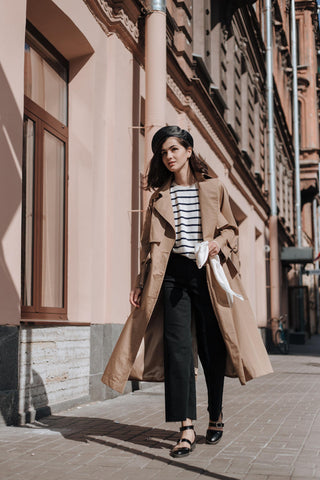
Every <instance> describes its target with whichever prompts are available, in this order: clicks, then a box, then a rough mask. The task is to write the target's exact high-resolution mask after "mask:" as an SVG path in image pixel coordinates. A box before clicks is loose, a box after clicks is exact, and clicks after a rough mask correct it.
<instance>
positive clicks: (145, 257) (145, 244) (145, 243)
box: [134, 199, 152, 288]
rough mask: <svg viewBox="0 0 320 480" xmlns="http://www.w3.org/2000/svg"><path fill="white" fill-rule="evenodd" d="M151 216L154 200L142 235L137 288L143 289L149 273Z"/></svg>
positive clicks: (149, 208) (150, 204)
mask: <svg viewBox="0 0 320 480" xmlns="http://www.w3.org/2000/svg"><path fill="white" fill-rule="evenodd" d="M151 215H152V199H151V200H150V203H149V206H148V209H147V212H146V218H145V221H144V224H143V229H142V235H141V247H140V273H139V274H138V276H137V278H136V281H135V285H134V286H135V288H143V287H144V284H145V281H146V277H147V273H148V262H149V260H150V259H149V253H150V240H149V239H150V225H151Z"/></svg>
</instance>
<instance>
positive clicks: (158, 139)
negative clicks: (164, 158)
mask: <svg viewBox="0 0 320 480" xmlns="http://www.w3.org/2000/svg"><path fill="white" fill-rule="evenodd" d="M169 137H177V138H182V139H183V140H185V141H186V142H187V143H188V144H189V145H190V147H193V138H192V136H191V135H190V133H189V132H187V130H183V129H182V128H180V127H177V126H176V125H169V126H167V127H162V128H160V130H158V131H157V132H156V133H155V134H154V135H153V139H152V142H151V147H152V151H153V153H155V152H156V151H157V150H158V149H159V148H160V147H161V145H162V144H163V142H164V141H165V140H166V139H167V138H169Z"/></svg>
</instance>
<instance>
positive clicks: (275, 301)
mask: <svg viewBox="0 0 320 480" xmlns="http://www.w3.org/2000/svg"><path fill="white" fill-rule="evenodd" d="M266 27H267V28H266V30H267V32H266V33H267V36H266V41H267V45H266V66H267V78H266V94H267V112H268V129H267V133H268V153H269V173H270V178H269V185H270V187H269V188H270V210H271V211H270V218H269V235H270V238H269V242H270V310H271V318H279V316H280V278H279V271H280V268H279V242H278V211H277V193H276V169H275V127H274V99H273V35H272V32H273V25H272V0H266ZM271 327H272V330H273V333H274V330H275V329H276V325H275V324H274V323H273V324H271Z"/></svg>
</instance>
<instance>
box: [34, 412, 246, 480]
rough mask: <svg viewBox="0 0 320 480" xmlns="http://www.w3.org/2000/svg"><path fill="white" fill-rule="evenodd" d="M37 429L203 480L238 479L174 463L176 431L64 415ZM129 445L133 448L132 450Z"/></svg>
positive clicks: (38, 423)
mask: <svg viewBox="0 0 320 480" xmlns="http://www.w3.org/2000/svg"><path fill="white" fill-rule="evenodd" d="M34 427H37V428H41V429H46V430H50V431H53V432H59V433H60V434H61V435H62V436H63V437H64V438H65V439H68V440H73V441H78V442H83V443H89V442H93V443H96V444H99V445H104V446H105V447H106V448H113V449H116V450H120V451H122V452H125V453H130V454H132V455H139V456H142V457H144V458H148V459H150V460H157V461H158V462H162V463H164V464H169V463H170V465H171V466H176V467H177V468H180V469H183V470H186V471H189V472H194V473H196V474H201V475H202V476H204V477H208V478H215V479H217V480H237V479H236V478H235V477H229V476H227V475H222V474H219V473H214V472H213V471H212V472H210V471H209V470H206V469H204V468H202V467H198V466H196V465H191V464H189V463H183V461H182V460H174V459H173V458H172V457H170V456H169V450H170V449H171V448H172V446H173V445H174V444H175V442H176V441H177V440H178V438H179V434H178V433H177V432H176V431H173V430H165V429H161V428H152V427H148V426H139V425H130V424H125V423H119V422H117V421H114V420H109V419H105V418H95V417H72V416H63V415H50V416H49V417H45V418H42V419H41V421H36V423H35V425H34ZM34 427H33V428H34ZM125 442H127V443H125ZM203 443H205V439H204V437H202V436H201V437H200V436H198V437H197V444H198V445H199V444H203ZM130 444H134V445H133V446H132V445H130ZM139 447H140V448H139ZM141 447H142V448H141ZM147 448H150V451H148V450H147ZM208 448H210V447H208ZM151 449H153V451H151ZM154 449H158V450H164V453H165V455H164V456H161V455H158V453H155V452H154ZM208 455H210V451H208ZM189 458H192V457H189Z"/></svg>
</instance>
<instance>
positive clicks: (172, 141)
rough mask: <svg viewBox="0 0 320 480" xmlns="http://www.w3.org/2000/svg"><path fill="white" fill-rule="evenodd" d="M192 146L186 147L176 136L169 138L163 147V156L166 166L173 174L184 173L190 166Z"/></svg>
mask: <svg viewBox="0 0 320 480" xmlns="http://www.w3.org/2000/svg"><path fill="white" fill-rule="evenodd" d="M191 154H192V148H191V147H188V148H185V147H184V146H183V145H181V144H180V143H179V140H178V139H177V138H176V137H169V138H167V139H166V140H165V141H164V142H163V145H162V148H161V157H162V161H163V163H164V165H165V167H166V168H167V169H168V170H169V171H170V172H172V173H173V174H176V173H182V172H183V170H184V169H185V170H187V169H188V168H189V158H190V157H191Z"/></svg>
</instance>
